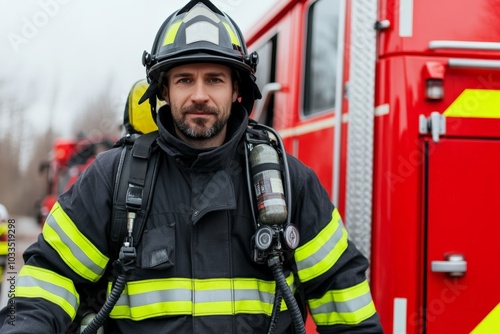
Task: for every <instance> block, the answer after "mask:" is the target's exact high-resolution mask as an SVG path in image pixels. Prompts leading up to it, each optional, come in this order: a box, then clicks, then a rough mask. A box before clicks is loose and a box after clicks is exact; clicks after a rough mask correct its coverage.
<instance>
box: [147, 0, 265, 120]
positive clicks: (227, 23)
mask: <svg viewBox="0 0 500 334" xmlns="http://www.w3.org/2000/svg"><path fill="white" fill-rule="evenodd" d="M142 62H143V65H144V66H145V67H146V74H147V78H148V81H149V84H150V85H149V88H148V90H147V91H146V93H145V94H144V95H143V97H142V98H141V101H140V102H139V103H142V102H144V101H145V100H146V99H148V98H149V99H150V103H151V109H152V112H153V116H155V115H154V114H155V113H156V111H155V106H153V104H154V101H151V100H155V98H156V96H158V98H160V99H162V98H163V97H162V96H161V86H162V80H163V79H164V78H163V76H164V74H165V73H166V72H167V71H168V70H169V69H171V68H172V67H174V66H179V65H182V64H188V63H195V62H196V63H200V62H210V63H221V64H224V65H227V66H230V67H232V68H233V69H234V70H236V72H237V76H238V79H239V85H240V87H239V90H240V95H241V103H242V104H243V106H244V107H245V108H246V110H247V112H248V113H250V112H251V110H252V107H253V103H254V101H255V100H256V99H260V98H261V94H260V91H259V88H258V87H257V84H256V83H255V76H254V74H255V70H256V68H257V63H258V55H257V53H256V52H253V53H252V54H250V55H248V53H247V47H246V44H245V40H244V38H243V35H242V34H241V31H240V29H239V28H238V26H237V25H236V23H235V22H234V21H233V20H232V19H231V18H230V17H229V16H228V15H226V14H225V13H223V12H221V11H220V10H219V9H218V8H217V7H215V6H214V5H213V4H212V3H211V2H210V1H209V0H191V1H190V2H189V3H188V4H187V5H186V6H184V7H183V8H182V9H180V10H178V11H176V12H175V13H173V14H172V15H170V16H169V17H168V18H167V19H166V20H165V22H164V23H163V24H162V26H161V27H160V30H159V31H158V33H157V35H156V38H155V41H154V43H153V48H152V51H151V53H148V52H146V51H144V54H143V59H142ZM155 95H156V96H155Z"/></svg>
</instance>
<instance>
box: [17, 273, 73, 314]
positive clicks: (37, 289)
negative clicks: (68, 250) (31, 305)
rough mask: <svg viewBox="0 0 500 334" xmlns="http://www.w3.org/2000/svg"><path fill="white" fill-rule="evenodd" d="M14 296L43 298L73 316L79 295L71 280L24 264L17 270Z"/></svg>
mask: <svg viewBox="0 0 500 334" xmlns="http://www.w3.org/2000/svg"><path fill="white" fill-rule="evenodd" d="M16 297H24V298H43V299H45V300H47V301H49V302H51V303H53V304H56V305H57V306H59V307H61V308H62V309H63V310H64V311H65V312H66V313H67V314H68V316H69V317H70V318H71V319H74V318H75V315H76V310H77V309H78V305H79V303H80V297H79V295H78V293H77V292H76V289H75V286H74V285H73V282H72V281H71V280H70V279H68V278H66V277H64V276H61V275H59V274H56V273H55V272H53V271H50V270H47V269H42V268H37V267H33V266H29V265H25V266H23V267H22V268H21V271H20V272H19V277H18V281H17V284H16Z"/></svg>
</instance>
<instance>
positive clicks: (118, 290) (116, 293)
mask: <svg viewBox="0 0 500 334" xmlns="http://www.w3.org/2000/svg"><path fill="white" fill-rule="evenodd" d="M126 282H127V279H126V276H125V275H124V274H121V275H118V278H117V279H116V281H115V284H114V285H113V288H112V289H111V293H110V294H109V297H108V298H107V299H106V302H105V303H104V305H103V306H102V308H101V309H100V310H99V312H97V315H96V316H95V318H94V319H93V320H92V321H91V322H90V324H89V325H88V326H87V327H86V328H85V329H84V330H83V332H82V334H95V333H96V332H97V330H98V329H99V328H100V327H101V326H102V325H103V324H104V321H106V319H107V318H108V316H109V314H110V313H111V310H112V309H113V307H114V306H115V304H116V302H117V301H118V299H119V298H120V295H121V294H122V292H123V289H125V284H126Z"/></svg>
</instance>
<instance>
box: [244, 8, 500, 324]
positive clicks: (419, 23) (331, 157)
mask: <svg viewBox="0 0 500 334" xmlns="http://www.w3.org/2000/svg"><path fill="white" fill-rule="evenodd" d="M246 38H247V43H248V45H249V49H250V51H257V52H259V55H260V62H259V66H258V72H257V80H258V82H259V86H260V88H261V90H262V92H263V99H262V100H261V101H259V103H258V104H257V105H256V108H255V109H254V111H253V114H252V115H253V118H255V119H258V120H259V121H261V122H264V123H267V124H269V125H272V126H273V127H275V128H276V129H277V130H278V131H279V132H280V134H281V135H282V137H283V139H284V142H285V145H286V148H287V150H288V151H289V152H290V153H292V154H293V155H295V156H297V157H298V158H299V159H300V160H302V161H303V162H304V163H305V164H307V165H309V166H310V167H312V168H313V169H314V170H315V171H316V172H317V174H318V175H319V177H320V179H321V181H322V183H323V185H324V186H325V187H326V189H327V190H328V191H329V192H330V194H331V198H332V201H333V202H334V203H335V204H336V205H337V207H338V208H339V210H340V212H341V214H342V215H343V217H344V220H345V223H346V227H347V229H348V231H349V233H350V238H351V239H352V240H353V241H354V242H355V243H356V244H357V245H358V246H359V248H360V249H361V250H362V252H363V253H364V254H366V256H367V257H368V258H369V259H370V261H371V267H370V271H369V279H370V284H371V287H372V293H373V298H374V301H375V305H376V307H377V310H378V311H379V314H380V316H381V320H382V324H383V326H384V330H385V331H386V333H394V334H400V333H428V334H435V333H436V334H437V333H439V334H442V333H474V334H479V333H500V320H499V319H500V288H499V287H498V284H497V282H498V278H499V277H500V265H497V264H498V263H497V262H498V261H497V260H496V256H497V255H499V254H500V252H499V251H500V247H499V246H498V243H499V236H500V210H499V207H500V43H499V41H500V5H499V4H498V2H497V1H491V0H476V1H467V0H459V1H452V0H441V1H435V0H418V1H415V0H365V1H353V0H282V1H279V2H277V5H276V6H275V7H274V8H273V10H271V11H270V12H269V13H267V15H266V16H264V17H263V18H262V19H260V20H259V21H258V22H257V24H256V25H255V26H254V27H252V29H251V30H250V31H249V32H248V33H247V34H246ZM490 285H491V286H490ZM308 332H311V333H313V332H314V330H313V327H312V326H311V325H310V324H308Z"/></svg>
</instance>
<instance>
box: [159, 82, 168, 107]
mask: <svg viewBox="0 0 500 334" xmlns="http://www.w3.org/2000/svg"><path fill="white" fill-rule="evenodd" d="M161 94H162V96H163V99H164V100H165V102H166V103H167V104H170V100H169V98H168V87H167V86H166V85H163V88H162V91H161Z"/></svg>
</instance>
